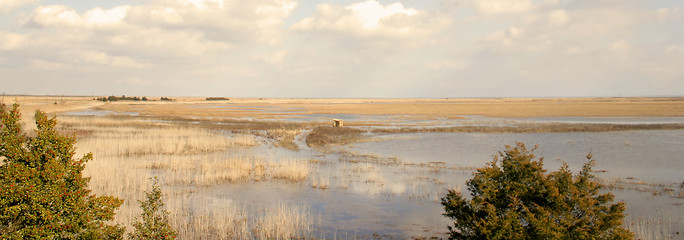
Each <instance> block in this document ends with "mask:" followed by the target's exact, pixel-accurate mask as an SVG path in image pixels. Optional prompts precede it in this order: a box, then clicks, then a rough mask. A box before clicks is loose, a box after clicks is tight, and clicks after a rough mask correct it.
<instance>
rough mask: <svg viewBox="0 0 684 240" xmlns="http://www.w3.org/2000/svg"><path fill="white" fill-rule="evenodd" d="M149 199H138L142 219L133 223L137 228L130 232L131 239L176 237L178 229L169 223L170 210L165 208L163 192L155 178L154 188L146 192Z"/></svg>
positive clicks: (145, 239) (144, 239)
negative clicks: (174, 228)
mask: <svg viewBox="0 0 684 240" xmlns="http://www.w3.org/2000/svg"><path fill="white" fill-rule="evenodd" d="M145 195H146V196H147V200H145V201H138V202H139V203H140V208H141V209H142V211H143V212H142V214H141V217H142V219H137V220H136V222H135V223H133V227H135V230H134V232H133V233H131V234H130V237H131V239H140V240H147V239H175V238H176V231H175V230H173V228H171V225H170V224H169V212H168V211H166V210H164V202H163V201H162V192H161V189H159V186H157V178H155V179H154V184H153V185H152V190H151V191H149V192H145Z"/></svg>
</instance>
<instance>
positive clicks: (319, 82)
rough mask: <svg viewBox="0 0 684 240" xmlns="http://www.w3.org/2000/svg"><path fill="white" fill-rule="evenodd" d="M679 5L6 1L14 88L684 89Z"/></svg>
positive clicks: (677, 1) (490, 92)
mask: <svg viewBox="0 0 684 240" xmlns="http://www.w3.org/2000/svg"><path fill="white" fill-rule="evenodd" d="M683 5H684V1H681V0H403V1H402V0H387V1H386V0H336V1H332V0H319V1H313V0H249V1H244V0H149V1H145V0H106V1H105V0H74V1H54V0H0V92H6V93H18V94H23V93H26V94H57V95H61V94H77V95H91V94H94V95H122V94H125V95H129V96H133V95H138V96H229V97H434V98H440V97H554V96H673V95H675V96H684V6H683Z"/></svg>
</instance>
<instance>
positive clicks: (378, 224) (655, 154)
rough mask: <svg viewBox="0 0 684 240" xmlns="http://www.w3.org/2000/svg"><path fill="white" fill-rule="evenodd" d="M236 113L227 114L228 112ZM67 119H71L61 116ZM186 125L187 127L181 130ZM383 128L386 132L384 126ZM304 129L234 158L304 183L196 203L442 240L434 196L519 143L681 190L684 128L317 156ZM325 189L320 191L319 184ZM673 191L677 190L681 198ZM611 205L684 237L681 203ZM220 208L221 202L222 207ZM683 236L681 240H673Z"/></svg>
mask: <svg viewBox="0 0 684 240" xmlns="http://www.w3.org/2000/svg"><path fill="white" fill-rule="evenodd" d="M230 107H233V106H226V108H230ZM256 110H257V111H273V112H277V113H289V115H282V116H281V117H282V119H281V120H285V121H293V122H304V121H320V120H325V121H327V120H326V119H327V118H330V119H332V118H341V119H344V120H345V121H349V122H352V123H353V122H383V124H387V125H389V126H390V127H394V126H418V125H428V126H462V125H498V126H501V125H509V124H516V123H533V122H565V123H622V124H658V123H682V122H684V118H648V117H645V118H641V117H639V118H577V117H564V118H525V119H504V118H491V117H482V116H464V117H465V118H464V119H432V120H420V119H418V120H416V119H407V118H402V117H401V116H373V115H353V114H346V115H299V114H298V113H297V112H296V110H293V111H289V110H284V111H283V110H282V109H270V108H261V109H256ZM110 114H112V113H111V112H108V111H99V110H86V111H82V112H74V113H71V115H90V116H104V115H110ZM67 115H68V114H67ZM187 123H188V124H190V123H191V122H187ZM388 123H389V124H388ZM308 132H309V130H303V131H302V134H300V135H299V136H297V137H296V140H295V144H296V145H297V146H298V148H299V149H300V150H298V151H291V150H287V149H284V148H278V147H274V145H273V144H272V142H270V140H268V139H265V138H259V141H260V142H262V144H261V145H260V146H257V147H254V148H251V149H240V150H232V151H231V154H236V155H245V156H253V157H255V158H258V159H260V160H263V161H265V162H279V161H280V160H282V159H298V160H300V161H310V162H312V163H311V164H310V165H309V166H310V169H311V170H310V174H309V177H308V179H307V180H306V181H304V182H288V181H282V180H268V181H252V182H243V183H226V184H220V185H215V186H212V187H209V188H198V189H197V192H196V194H195V196H198V197H207V198H210V199H220V200H225V201H235V202H237V203H239V204H242V205H244V206H245V208H246V210H247V211H252V212H258V211H261V210H263V209H264V208H269V207H273V206H276V205H278V204H292V205H298V206H304V207H306V208H307V209H309V210H310V211H311V213H312V215H313V216H314V217H315V218H316V220H315V224H314V226H313V227H314V228H315V230H314V233H313V235H314V236H315V237H320V238H326V239H329V238H345V239H346V238H361V239H368V238H375V237H376V235H374V234H378V237H383V235H384V237H386V238H409V237H413V236H424V237H431V236H437V237H445V232H446V231H447V228H446V226H447V225H448V224H449V223H450V220H448V219H446V218H444V217H442V215H441V214H442V212H443V209H442V207H441V205H440V204H439V198H440V197H441V196H444V194H446V191H447V189H465V182H466V180H468V179H469V178H471V177H472V171H473V169H475V168H479V167H482V166H484V164H485V163H487V162H489V161H491V160H492V157H493V155H495V154H496V153H497V152H498V151H503V150H504V146H505V145H507V144H508V145H511V144H514V143H515V142H516V141H520V142H524V143H526V144H527V146H528V147H532V146H534V145H535V144H537V145H539V149H538V150H537V151H536V152H535V153H536V154H537V156H543V157H544V158H545V161H544V163H545V168H546V169H547V170H550V171H551V170H555V169H557V168H558V167H559V166H560V165H561V160H562V161H565V162H567V163H568V165H569V166H570V169H571V170H572V171H573V172H574V173H576V172H577V171H578V170H579V169H580V167H581V166H582V164H584V163H585V162H586V158H585V156H586V155H587V154H588V153H590V152H591V153H592V154H593V156H594V159H596V161H597V165H596V167H595V168H594V169H595V170H604V171H605V172H602V173H597V175H598V176H599V177H600V178H602V179H623V180H624V179H630V181H633V182H644V183H645V184H647V185H648V184H652V185H657V184H662V185H666V186H673V185H676V186H679V184H682V183H683V182H684V147H682V146H684V130H649V131H621V132H595V133H593V132H570V133H502V134H494V133H406V134H382V135H372V134H370V135H369V137H370V138H371V139H373V140H376V141H371V142H364V143H356V144H353V145H350V146H343V147H339V148H333V149H331V150H330V151H325V152H319V151H316V150H313V149H309V148H308V147H307V146H306V144H305V143H304V142H305V136H306V134H308ZM321 185H324V186H325V188H321V187H320V186H321ZM681 188H682V187H679V190H678V191H681ZM610 191H611V192H613V193H615V194H616V200H620V201H625V202H626V203H627V213H628V214H629V216H628V218H627V222H628V223H634V222H638V221H642V220H643V219H658V220H663V221H665V222H666V223H667V224H668V226H669V227H668V228H667V229H668V230H667V231H670V233H674V232H677V231H679V232H682V231H684V220H683V219H682V217H681V216H684V207H682V204H684V199H682V198H676V197H672V196H669V195H661V194H654V193H652V192H649V191H636V190H634V189H624V190H620V189H613V190H610ZM219 202H220V201H219ZM679 236H681V235H679Z"/></svg>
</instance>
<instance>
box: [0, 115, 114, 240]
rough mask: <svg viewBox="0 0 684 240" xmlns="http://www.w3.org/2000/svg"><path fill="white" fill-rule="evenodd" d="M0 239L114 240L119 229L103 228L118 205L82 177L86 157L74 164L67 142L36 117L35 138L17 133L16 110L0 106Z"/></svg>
mask: <svg viewBox="0 0 684 240" xmlns="http://www.w3.org/2000/svg"><path fill="white" fill-rule="evenodd" d="M0 108H1V109H0V110H1V111H0V118H1V119H2V125H0V159H1V160H2V165H0V183H1V184H2V189H0V239H120V238H122V236H123V233H124V228H123V227H120V226H111V225H107V224H105V222H106V221H109V220H113V219H114V210H116V209H117V208H119V206H121V204H122V203H123V200H120V199H118V198H115V197H111V196H95V195H94V194H90V190H89V189H88V182H89V181H90V179H89V178H85V177H83V176H82V171H83V168H84V167H85V163H86V162H88V161H90V160H92V159H93V156H92V154H90V153H89V154H86V155H85V156H83V157H82V158H80V159H74V158H73V157H74V154H75V151H74V149H75V148H74V143H75V139H74V138H73V137H68V136H64V135H60V134H59V133H58V132H57V131H56V130H55V126H56V124H57V120H56V119H55V118H54V117H53V118H48V116H47V115H46V114H45V113H44V112H41V111H36V115H35V119H36V125H37V130H35V136H34V137H31V136H27V135H26V134H24V133H23V132H22V130H21V124H20V122H21V114H20V112H19V104H16V103H15V104H14V106H13V108H12V109H11V110H9V111H7V110H6V107H5V106H4V105H1V106H0Z"/></svg>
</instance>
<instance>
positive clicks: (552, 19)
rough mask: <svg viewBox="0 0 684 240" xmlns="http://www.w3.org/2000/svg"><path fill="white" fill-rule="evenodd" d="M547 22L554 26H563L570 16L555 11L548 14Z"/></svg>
mask: <svg viewBox="0 0 684 240" xmlns="http://www.w3.org/2000/svg"><path fill="white" fill-rule="evenodd" d="M548 21H549V23H551V24H552V25H554V26H563V25H565V24H566V23H568V21H570V16H568V12H567V11H565V10H563V9H556V10H553V11H551V12H550V13H549V16H548Z"/></svg>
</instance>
